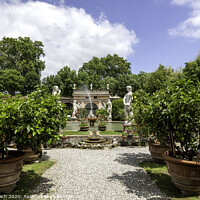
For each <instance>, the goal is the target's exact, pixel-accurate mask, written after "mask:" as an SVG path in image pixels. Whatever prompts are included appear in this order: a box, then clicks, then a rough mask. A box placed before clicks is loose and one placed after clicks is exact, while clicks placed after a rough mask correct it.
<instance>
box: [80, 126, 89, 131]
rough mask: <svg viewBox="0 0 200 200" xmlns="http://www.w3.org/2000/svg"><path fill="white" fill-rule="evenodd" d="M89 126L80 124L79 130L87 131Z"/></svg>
mask: <svg viewBox="0 0 200 200" xmlns="http://www.w3.org/2000/svg"><path fill="white" fill-rule="evenodd" d="M88 130H89V126H80V131H88Z"/></svg>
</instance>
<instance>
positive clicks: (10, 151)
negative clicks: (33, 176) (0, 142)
mask: <svg viewBox="0 0 200 200" xmlns="http://www.w3.org/2000/svg"><path fill="white" fill-rule="evenodd" d="M8 154H14V155H16V157H10V158H9V157H8V158H6V159H4V160H2V159H0V164H5V163H10V162H15V161H18V160H21V159H23V158H24V155H25V153H24V152H22V151H18V150H9V151H8Z"/></svg>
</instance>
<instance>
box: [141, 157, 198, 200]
mask: <svg viewBox="0 0 200 200" xmlns="http://www.w3.org/2000/svg"><path fill="white" fill-rule="evenodd" d="M139 165H140V167H143V168H144V169H145V170H146V172H147V174H148V175H149V176H150V177H151V179H152V180H154V182H155V183H156V185H157V186H158V187H159V188H160V190H161V191H162V192H164V193H166V194H167V197H168V198H170V199H173V200H199V199H200V196H184V195H183V194H182V193H181V192H180V190H179V189H177V188H176V186H175V185H174V183H173V182H172V181H171V177H170V175H169V174H168V171H167V167H166V165H165V164H158V163H154V162H153V161H152V162H151V161H149V162H142V163H140V164H139Z"/></svg>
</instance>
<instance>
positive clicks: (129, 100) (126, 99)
mask: <svg viewBox="0 0 200 200" xmlns="http://www.w3.org/2000/svg"><path fill="white" fill-rule="evenodd" d="M126 90H127V91H128V93H126V94H125V96H124V99H123V102H124V112H125V117H126V119H125V123H128V117H129V116H131V115H133V114H132V112H131V103H132V100H133V97H132V87H131V86H126Z"/></svg>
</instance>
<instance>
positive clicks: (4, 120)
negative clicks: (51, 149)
mask: <svg viewBox="0 0 200 200" xmlns="http://www.w3.org/2000/svg"><path fill="white" fill-rule="evenodd" d="M65 125H66V114H65V109H63V105H62V104H61V102H60V100H59V97H58V96H57V95H56V96H53V95H51V94H48V93H47V92H46V90H45V89H44V88H40V89H37V90H36V91H35V92H32V93H31V94H30V95H28V96H27V97H26V98H19V97H10V96H7V95H3V94H0V193H10V192H11V191H12V190H13V189H14V188H15V186H16V182H17V181H18V180H19V177H20V172H21V170H22V163H23V157H24V153H23V152H22V151H17V150H13V151H10V150H9V148H8V146H9V145H11V144H15V146H16V148H17V149H18V150H23V149H26V148H27V147H29V148H31V149H32V150H33V151H34V153H41V145H42V144H43V143H46V142H47V143H52V142H55V141H56V140H57V139H59V129H60V128H63V127H64V126H65Z"/></svg>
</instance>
